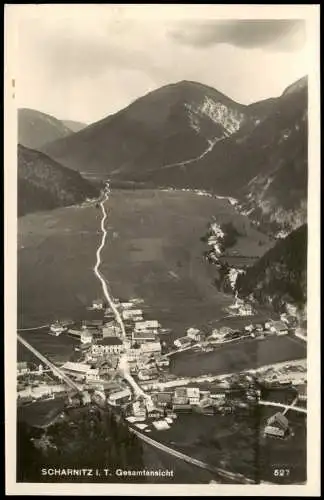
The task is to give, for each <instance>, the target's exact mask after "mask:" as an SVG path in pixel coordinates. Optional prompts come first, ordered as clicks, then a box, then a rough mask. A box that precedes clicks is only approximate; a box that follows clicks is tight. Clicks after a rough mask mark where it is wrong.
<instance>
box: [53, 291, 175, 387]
mask: <svg viewBox="0 0 324 500" xmlns="http://www.w3.org/2000/svg"><path fill="white" fill-rule="evenodd" d="M115 306H116V308H117V309H118V311H119V313H120V316H121V317H122V320H123V325H124V331H122V329H121V326H120V324H118V322H117V321H116V318H115V314H114V312H113V311H112V310H111V308H110V307H107V305H106V304H105V302H104V301H103V300H101V299H97V300H95V301H93V303H92V306H91V307H89V308H87V314H86V318H85V319H83V320H82V321H81V322H80V323H79V324H76V323H75V324H72V325H70V326H68V325H67V322H65V323H64V325H63V324H62V323H61V322H55V323H54V324H53V325H52V326H51V328H52V329H54V330H55V329H57V328H58V326H60V327H61V328H64V329H63V330H62V333H63V332H64V334H65V335H68V336H70V337H73V338H75V339H78V340H79V341H80V348H77V350H80V351H82V361H81V362H70V361H69V362H67V363H65V364H64V365H63V366H62V367H61V369H62V370H63V371H64V372H65V373H66V374H68V375H69V376H70V377H73V378H74V379H75V380H78V381H80V382H82V383H91V382H94V383H95V382H98V381H105V380H107V379H109V378H110V377H112V376H113V375H114V373H115V371H116V368H117V367H118V362H119V359H120V357H121V355H122V354H123V355H124V356H125V357H126V358H127V362H128V366H129V369H130V372H131V373H132V374H136V376H137V377H138V380H140V381H141V380H150V379H152V378H154V377H156V376H157V375H158V374H159V373H160V372H161V370H163V369H164V368H165V367H168V366H169V360H168V359H167V358H163V356H162V346H161V342H160V338H159V333H160V332H161V325H160V323H159V322H158V321H157V320H145V319H144V317H143V311H142V310H141V309H139V308H138V302H137V301H136V299H135V300H132V301H129V302H121V301H119V300H115Z"/></svg>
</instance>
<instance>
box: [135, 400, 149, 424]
mask: <svg viewBox="0 0 324 500" xmlns="http://www.w3.org/2000/svg"><path fill="white" fill-rule="evenodd" d="M132 411H133V415H134V417H136V419H137V421H138V422H144V420H146V409H145V406H143V404H141V403H140V402H139V401H136V402H135V403H133V405H132Z"/></svg>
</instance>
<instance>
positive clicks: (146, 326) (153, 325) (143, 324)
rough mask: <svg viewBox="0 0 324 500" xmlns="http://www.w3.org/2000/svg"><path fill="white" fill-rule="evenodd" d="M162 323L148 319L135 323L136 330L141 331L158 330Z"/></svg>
mask: <svg viewBox="0 0 324 500" xmlns="http://www.w3.org/2000/svg"><path fill="white" fill-rule="evenodd" d="M160 326H161V325H160V323H159V322H158V321H156V320H148V321H136V323H135V331H136V332H141V331H148V330H150V331H152V332H156V333H157V332H158V329H159V328H160Z"/></svg>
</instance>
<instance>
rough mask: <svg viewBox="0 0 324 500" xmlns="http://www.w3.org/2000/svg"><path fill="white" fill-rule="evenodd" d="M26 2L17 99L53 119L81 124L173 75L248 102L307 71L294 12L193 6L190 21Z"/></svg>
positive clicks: (20, 27) (20, 32)
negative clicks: (259, 14)
mask: <svg viewBox="0 0 324 500" xmlns="http://www.w3.org/2000/svg"><path fill="white" fill-rule="evenodd" d="M26 7H27V8H22V9H21V12H20V15H19V22H17V50H18V59H17V67H16V80H17V84H16V87H17V100H18V105H19V107H29V108H34V109H37V110H39V111H43V112H46V113H49V114H52V115H54V116H56V117H57V118H61V119H70V120H79V121H84V122H86V123H91V122H94V121H96V120H99V119H100V118H103V117H104V116H106V115H108V114H111V113H114V112H116V111H118V110H119V109H121V108H123V107H125V106H127V105H128V104H129V103H130V102H132V101H133V100H135V99H136V98H137V97H140V96H142V95H144V94H146V93H147V92H149V91H151V90H154V89H156V88H158V87H160V86H162V85H166V84H168V83H174V82H177V81H179V80H195V81H198V82H201V83H204V84H206V85H210V86H212V87H214V88H216V89H217V90H219V91H221V92H223V93H225V94H226V95H228V96H229V97H231V98H232V99H234V100H236V101H238V102H241V103H245V104H248V103H250V102H254V101H257V100H260V99H263V98H267V97H272V96H277V95H279V94H281V92H282V91H283V90H284V88H285V87H286V86H288V85H290V84H291V83H293V82H294V81H295V80H297V79H298V78H300V77H302V76H303V75H305V74H306V73H307V56H306V45H305V40H306V34H305V23H304V21H302V20H297V19H296V20H292V19H290V20H287V19H286V20H282V19H281V20H280V19H272V20H271V19H268V20H264V19H263V20H255V19H254V20H233V17H234V16H233V15H232V16H231V18H232V19H231V20H228V18H227V19H224V17H223V18H222V19H212V18H211V17H210V16H207V17H205V18H204V17H203V11H202V10H201V11H200V16H197V15H196V16H194V17H193V16H191V17H192V18H191V19H189V18H188V19H184V18H183V16H182V18H181V14H180V15H179V12H177V15H173V14H168V15H159V11H158V10H155V15H154V16H152V15H151V16H150V18H145V16H144V15H142V12H143V11H142V12H139V7H138V10H137V13H140V15H134V9H132V8H129V7H122V6H119V7H118V6H117V7H116V6H115V7H113V6H109V5H105V6H102V5H94V6H90V7H89V5H85V6H82V5H76V6H71V5H67V6H65V5H59V4H57V5H40V6H37V5H35V6H32V5H29V6H26ZM203 7H204V6H202V8H203ZM205 7H206V6H205ZM295 7H296V6H295ZM189 12H190V9H189ZM234 13H235V9H234ZM186 17H188V16H186Z"/></svg>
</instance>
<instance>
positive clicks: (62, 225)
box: [18, 206, 101, 328]
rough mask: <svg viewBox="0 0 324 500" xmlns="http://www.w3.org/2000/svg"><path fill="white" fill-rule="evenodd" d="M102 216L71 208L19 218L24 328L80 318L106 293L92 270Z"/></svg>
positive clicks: (20, 310)
mask: <svg viewBox="0 0 324 500" xmlns="http://www.w3.org/2000/svg"><path fill="white" fill-rule="evenodd" d="M99 223H100V211H99V210H98V209H96V208H95V207H94V206H88V207H84V208H82V207H68V208H62V209H57V210H53V211H51V212H44V213H39V214H29V215H27V216H25V217H21V218H20V219H19V234H18V249H19V252H18V327H24V328H26V327H30V326H35V325H41V324H43V323H48V322H49V321H52V320H54V319H56V318H60V317H79V316H80V314H82V313H83V311H84V308H85V307H86V306H87V305H88V304H89V303H90V302H91V300H92V299H93V298H94V297H97V295H98V294H99V293H100V287H99V283H98V280H97V279H96V278H95V276H94V274H93V271H92V268H93V266H94V264H95V251H96V247H97V245H98V241H99V239H100V237H101V234H100V232H99Z"/></svg>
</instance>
